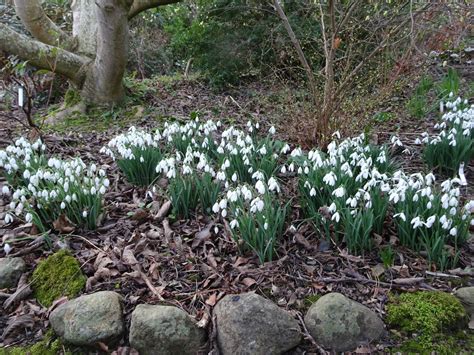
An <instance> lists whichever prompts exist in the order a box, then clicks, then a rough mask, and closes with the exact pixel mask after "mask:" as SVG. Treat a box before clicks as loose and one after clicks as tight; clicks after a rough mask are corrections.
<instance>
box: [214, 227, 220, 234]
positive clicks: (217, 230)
mask: <svg viewBox="0 0 474 355" xmlns="http://www.w3.org/2000/svg"><path fill="white" fill-rule="evenodd" d="M217 233H219V227H217V226H215V227H214V234H217Z"/></svg>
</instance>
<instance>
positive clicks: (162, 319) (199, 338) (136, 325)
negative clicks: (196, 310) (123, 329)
mask: <svg viewBox="0 0 474 355" xmlns="http://www.w3.org/2000/svg"><path fill="white" fill-rule="evenodd" d="M205 337H206V335H205V331H204V329H201V328H199V327H198V326H197V325H196V323H195V322H194V320H193V319H192V318H191V317H190V316H188V314H187V313H186V312H184V311H183V310H181V309H179V308H177V307H173V306H152V305H145V304H141V305H138V306H137V307H136V308H135V310H134V311H133V313H132V321H131V325H130V337H129V339H130V345H131V346H132V347H133V348H135V349H137V350H138V351H139V352H140V355H154V354H156V355H172V354H183V355H187V354H189V355H192V354H197V353H198V352H199V349H200V348H201V347H202V346H203V345H204V344H205Z"/></svg>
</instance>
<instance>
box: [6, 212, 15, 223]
mask: <svg viewBox="0 0 474 355" xmlns="http://www.w3.org/2000/svg"><path fill="white" fill-rule="evenodd" d="M13 220H14V219H13V216H12V215H11V214H10V213H7V214H6V215H5V218H4V221H5V224H10V223H12V222H13Z"/></svg>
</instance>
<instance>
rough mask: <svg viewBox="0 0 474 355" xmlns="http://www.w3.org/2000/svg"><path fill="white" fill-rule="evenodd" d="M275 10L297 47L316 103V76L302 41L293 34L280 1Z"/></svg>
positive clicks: (276, 1) (276, 0)
mask: <svg viewBox="0 0 474 355" xmlns="http://www.w3.org/2000/svg"><path fill="white" fill-rule="evenodd" d="M273 3H274V6H275V9H276V10H277V12H278V15H279V16H280V18H281V20H282V22H283V26H284V27H285V29H286V32H287V33H288V36H289V37H290V40H291V43H293V46H294V47H295V50H296V53H298V58H299V60H300V62H301V65H302V66H303V68H304V70H305V72H306V76H307V78H308V82H309V86H310V90H311V95H312V98H313V100H314V101H315V103H316V83H315V81H314V75H313V70H312V69H311V67H310V66H309V64H308V61H307V60H306V57H305V55H304V53H303V49H302V48H301V44H300V41H299V40H298V38H297V37H296V35H295V33H294V32H293V29H292V28H291V25H290V22H289V21H288V18H287V17H286V14H285V12H284V11H283V9H282V8H281V5H280V2H279V1H278V0H275V1H274V2H273Z"/></svg>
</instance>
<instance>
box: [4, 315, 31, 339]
mask: <svg viewBox="0 0 474 355" xmlns="http://www.w3.org/2000/svg"><path fill="white" fill-rule="evenodd" d="M34 324H35V321H34V319H33V316H31V315H30V314H23V315H19V316H15V317H13V318H10V319H9V320H8V322H7V327H6V328H5V330H4V331H3V334H2V338H3V339H6V338H8V336H9V335H10V334H12V333H14V332H22V331H23V329H25V328H33V326H34Z"/></svg>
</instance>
